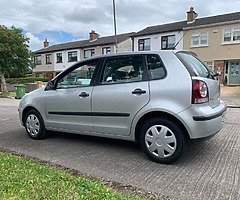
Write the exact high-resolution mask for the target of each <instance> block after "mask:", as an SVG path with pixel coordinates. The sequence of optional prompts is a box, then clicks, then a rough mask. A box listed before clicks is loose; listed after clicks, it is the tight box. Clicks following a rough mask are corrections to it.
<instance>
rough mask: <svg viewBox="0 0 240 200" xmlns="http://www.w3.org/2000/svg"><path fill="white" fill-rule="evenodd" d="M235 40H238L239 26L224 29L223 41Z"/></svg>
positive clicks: (239, 35)
mask: <svg viewBox="0 0 240 200" xmlns="http://www.w3.org/2000/svg"><path fill="white" fill-rule="evenodd" d="M236 41H240V28H227V29H224V33H223V42H236Z"/></svg>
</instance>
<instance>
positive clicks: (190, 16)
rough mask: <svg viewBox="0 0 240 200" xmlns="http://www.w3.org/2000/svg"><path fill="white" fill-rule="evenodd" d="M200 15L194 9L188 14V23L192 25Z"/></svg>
mask: <svg viewBox="0 0 240 200" xmlns="http://www.w3.org/2000/svg"><path fill="white" fill-rule="evenodd" d="M197 16H198V14H197V13H196V12H195V11H194V9H193V7H191V8H190V10H189V11H188V12H187V23H192V22H194V21H195V19H196V18H197Z"/></svg>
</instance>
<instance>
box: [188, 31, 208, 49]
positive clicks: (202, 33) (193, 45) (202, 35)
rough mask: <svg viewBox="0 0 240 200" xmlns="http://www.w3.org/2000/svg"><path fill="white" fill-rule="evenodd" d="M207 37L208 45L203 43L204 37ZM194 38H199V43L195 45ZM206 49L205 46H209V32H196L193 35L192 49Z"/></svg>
mask: <svg viewBox="0 0 240 200" xmlns="http://www.w3.org/2000/svg"><path fill="white" fill-rule="evenodd" d="M205 36H206V37H207V42H206V43H202V37H205ZM193 37H198V38H197V40H198V43H197V44H194V43H193ZM202 46H203V47H204V46H208V31H204V32H194V33H192V35H191V47H202Z"/></svg>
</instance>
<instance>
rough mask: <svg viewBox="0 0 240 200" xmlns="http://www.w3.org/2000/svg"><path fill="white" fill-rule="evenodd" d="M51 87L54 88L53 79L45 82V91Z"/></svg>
mask: <svg viewBox="0 0 240 200" xmlns="http://www.w3.org/2000/svg"><path fill="white" fill-rule="evenodd" d="M53 89H54V85H53V81H49V82H48V83H47V86H46V87H45V91H48V90H53Z"/></svg>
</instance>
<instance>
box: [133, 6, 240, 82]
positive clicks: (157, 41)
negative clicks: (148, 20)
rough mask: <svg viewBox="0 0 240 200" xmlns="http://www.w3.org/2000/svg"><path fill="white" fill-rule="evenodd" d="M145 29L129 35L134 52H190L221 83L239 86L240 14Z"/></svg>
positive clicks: (190, 14) (192, 14)
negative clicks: (211, 71) (175, 50)
mask: <svg viewBox="0 0 240 200" xmlns="http://www.w3.org/2000/svg"><path fill="white" fill-rule="evenodd" d="M197 16H198V15H197V13H196V12H195V11H194V9H193V8H192V7H191V8H190V10H189V11H188V12H187V19H186V20H185V21H179V22H174V23H168V24H162V25H157V26H150V27H147V28H145V29H143V30H141V31H139V32H137V33H135V34H132V35H131V37H132V39H133V50H134V51H149V50H160V49H161V50H169V49H177V50H182V49H185V50H190V51H192V52H194V53H196V54H197V56H198V57H199V58H200V59H201V60H203V61H204V62H205V63H206V64H207V65H209V67H211V68H212V69H213V70H214V71H215V72H218V73H219V75H220V77H219V79H220V82H221V83H226V84H228V85H240V54H239V52H240V12H235V13H229V14H223V15H217V16H210V17H204V18H197Z"/></svg>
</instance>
